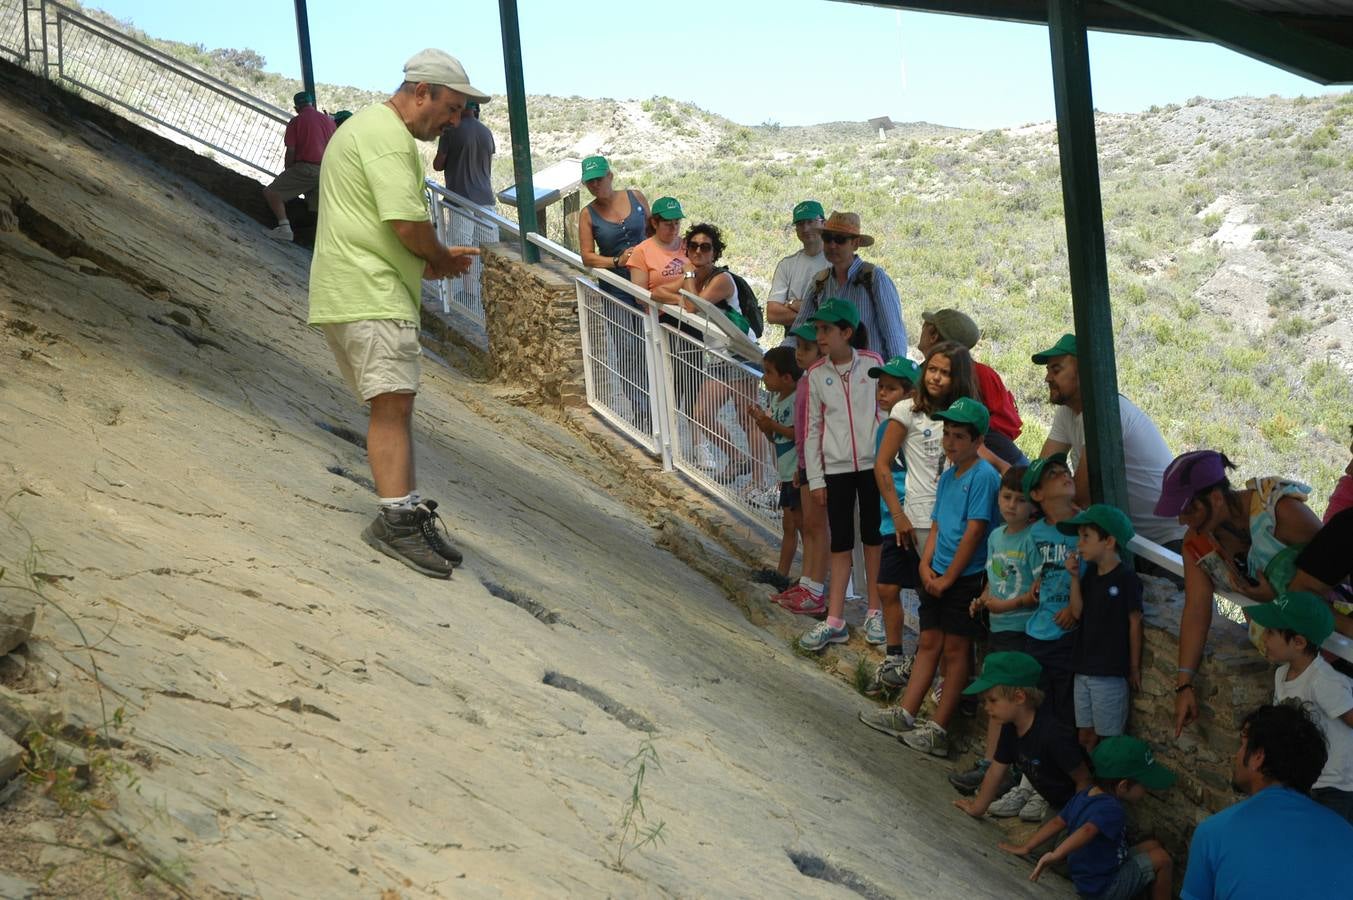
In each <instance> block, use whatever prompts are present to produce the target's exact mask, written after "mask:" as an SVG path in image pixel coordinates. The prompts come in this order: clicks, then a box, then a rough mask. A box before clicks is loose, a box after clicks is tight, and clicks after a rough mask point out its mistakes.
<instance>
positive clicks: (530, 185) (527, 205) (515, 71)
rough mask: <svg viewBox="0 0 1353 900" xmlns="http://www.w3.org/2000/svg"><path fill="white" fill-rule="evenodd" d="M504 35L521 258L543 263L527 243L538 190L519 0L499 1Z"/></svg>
mask: <svg viewBox="0 0 1353 900" xmlns="http://www.w3.org/2000/svg"><path fill="white" fill-rule="evenodd" d="M498 18H499V21H500V22H501V24H502V32H503V68H504V69H505V70H506V74H507V115H508V119H509V122H510V125H511V132H512V172H513V176H514V177H515V178H516V181H517V224H518V225H520V226H521V258H522V259H523V260H525V261H526V262H530V263H533V262H540V249H539V248H537V247H536V245H535V244H532V243H531V242H530V241H528V240H526V235H527V234H529V233H530V232H532V231H539V230H540V229H539V228H538V227H537V226H536V188H535V182H534V180H533V179H532V177H531V129H530V126H529V125H527V122H526V79H525V78H523V77H522V71H521V29H520V27H518V25H517V0H498Z"/></svg>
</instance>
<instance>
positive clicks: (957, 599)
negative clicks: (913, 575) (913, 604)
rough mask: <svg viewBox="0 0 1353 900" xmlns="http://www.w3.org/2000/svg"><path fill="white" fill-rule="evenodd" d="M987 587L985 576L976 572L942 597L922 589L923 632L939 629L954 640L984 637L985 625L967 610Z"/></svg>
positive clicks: (967, 576) (952, 587)
mask: <svg viewBox="0 0 1353 900" xmlns="http://www.w3.org/2000/svg"><path fill="white" fill-rule="evenodd" d="M985 586H986V574H985V573H983V572H977V573H976V574H973V575H965V576H963V577H962V578H960V579H958V581H955V582H954V583H953V585H952V586H950V588H949V590H947V591H945V592H944V593H943V594H942V595H941V596H939V597H934V596H931V595H930V593H929V592H927V591H926V590H925V589H924V588H922V589H921V615H920V619H921V630H922V631H933V630H935V629H939V630H940V631H943V632H944V633H945V634H952V635H954V636H955V637H966V638H977V637H981V636H982V623H981V622H979V621H978V620H977V619H974V618H973V617H972V616H970V615H968V607H970V606H971V605H972V602H973V600H975V599H977V598H978V597H979V596H981V594H982V588H984V587H985Z"/></svg>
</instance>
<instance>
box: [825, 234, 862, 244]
mask: <svg viewBox="0 0 1353 900" xmlns="http://www.w3.org/2000/svg"><path fill="white" fill-rule="evenodd" d="M853 240H855V235H853V234H828V233H826V232H823V234H822V242H823V243H824V244H844V243H846V242H847V241H853Z"/></svg>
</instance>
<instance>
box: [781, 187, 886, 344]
mask: <svg viewBox="0 0 1353 900" xmlns="http://www.w3.org/2000/svg"><path fill="white" fill-rule="evenodd" d="M873 245H874V239H873V238H872V237H870V236H869V235H867V234H863V233H862V232H861V231H860V216H859V214H858V213H853V212H833V213H832V214H831V215H830V216H828V217H827V221H826V222H825V223H823V225H822V252H823V254H824V255H825V256H826V257H827V263H828V264H829V268H826V269H823V270H822V271H821V272H819V273H818V274H817V275H816V276H815V277H814V278H813V284H812V287H811V288H810V289H809V291H808V296H806V297H805V298H804V299H803V302H802V304H801V305H800V307H799V314H798V315H797V316H796V317H795V318H794V328H797V327H798V326H800V325H803V324H804V323H806V322H809V321H811V320H812V318H813V314H814V313H816V312H817V308H818V306H819V305H820V304H821V303H822V302H823V301H824V300H827V299H829V298H832V297H837V298H840V299H842V300H846V301H849V302H850V303H853V304H854V305H855V308H856V309H858V310H859V311H860V324H861V325H863V326H864V329H865V336H866V338H867V346H868V348H869V349H870V350H873V351H874V352H875V353H877V354H878V355H879V356H882V357H883V358H884V359H892V358H893V357H894V356H906V355H907V326H906V325H904V324H903V323H902V303H901V301H899V300H898V297H897V288H896V287H894V286H893V280H892V279H891V278H889V277H888V273H887V272H885V271H883V270H882V269H881V268H879V267H878V266H875V265H872V264H870V263H867V262H865V261H864V260H862V259H860V257H859V255H858V254H857V253H856V252H855V251H856V250H858V249H859V248H861V247H872V246H873ZM793 341H794V339H793V338H789V339H788V340H787V341H785V343H786V345H790V344H792V343H793Z"/></svg>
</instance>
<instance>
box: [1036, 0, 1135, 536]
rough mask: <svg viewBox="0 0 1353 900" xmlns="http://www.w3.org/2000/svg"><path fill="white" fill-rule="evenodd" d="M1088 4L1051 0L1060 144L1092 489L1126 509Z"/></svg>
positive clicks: (1098, 499)
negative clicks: (1092, 90) (1091, 74)
mask: <svg viewBox="0 0 1353 900" xmlns="http://www.w3.org/2000/svg"><path fill="white" fill-rule="evenodd" d="M1085 5H1086V0H1048V34H1049V37H1050V39H1051V41H1052V84H1053V93H1054V95H1055V97H1056V102H1057V146H1058V152H1059V155H1060V156H1061V162H1062V205H1063V208H1064V210H1065V214H1066V253H1067V257H1068V259H1069V261H1070V269H1071V305H1072V316H1073V319H1074V321H1075V325H1076V359H1077V364H1078V368H1079V371H1080V394H1081V403H1082V409H1083V411H1084V415H1085V442H1086V445H1087V446H1086V452H1087V454H1088V455H1089V457H1090V459H1092V460H1093V461H1094V465H1093V466H1091V468H1090V496H1091V499H1092V500H1094V501H1095V502H1096V503H1109V504H1112V505H1114V506H1117V507H1118V508H1119V509H1123V510H1126V509H1127V508H1128V506H1127V482H1126V481H1125V480H1124V475H1123V439H1122V422H1121V420H1120V419H1119V412H1118V369H1117V365H1116V363H1115V361H1114V348H1113V315H1112V312H1111V310H1110V308H1109V269H1108V263H1107V262H1106V261H1105V258H1104V211H1103V209H1102V208H1101V203H1100V195H1099V159H1098V150H1097V148H1096V146H1095V110H1094V102H1093V100H1092V98H1091V94H1090V53H1089V47H1088V45H1087V43H1086V31H1085Z"/></svg>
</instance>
